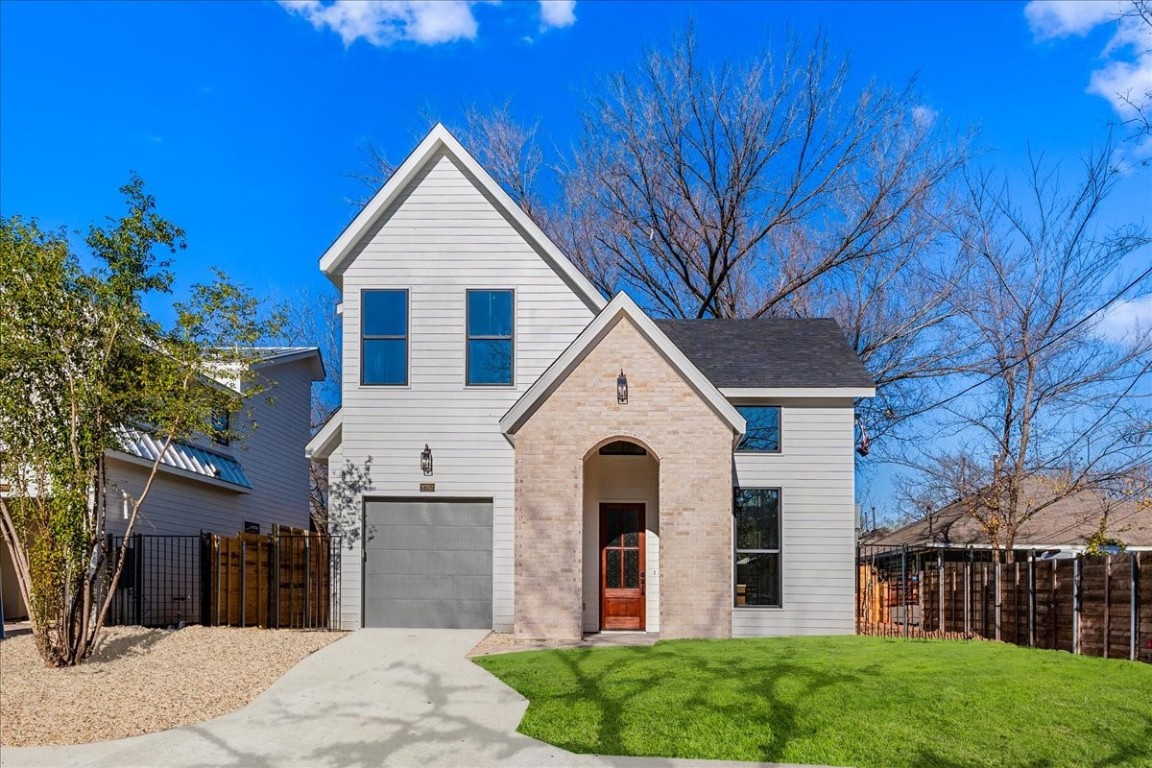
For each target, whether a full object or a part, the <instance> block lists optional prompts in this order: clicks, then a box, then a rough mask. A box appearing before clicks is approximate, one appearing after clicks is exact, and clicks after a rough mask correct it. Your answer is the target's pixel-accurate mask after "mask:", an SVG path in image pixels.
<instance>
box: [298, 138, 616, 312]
mask: <svg viewBox="0 0 1152 768" xmlns="http://www.w3.org/2000/svg"><path fill="white" fill-rule="evenodd" d="M440 152H445V153H447V154H449V155H451V156H452V158H453V159H455V160H456V161H457V162H458V163H460V165H461V166H463V167H464V169H465V170H466V171H467V172H468V173H469V174H470V175H471V176H472V178H473V179H474V181H475V182H476V183H477V184H478V185H479V187H480V188H481V190H483V191H484V192H485V193H487V195H488V196H489V197H490V198H491V200H492V201H493V203H494V204H495V205H496V207H497V209H498V210H499V211H500V212H501V213H503V214H504V215H505V216H506V217H507V218H508V219H510V220H511V222H512V223H513V225H514V226H516V227H517V228H518V229H519V230H520V231H521V232H522V233H523V234H524V236H525V237H526V238H527V239H528V241H529V243H530V244H531V245H534V246H535V247H536V249H537V251H538V252H539V253H540V254H541V255H542V256H543V258H544V260H545V261H546V262H547V263H548V264H549V266H551V267H552V268H553V269H554V270H556V272H557V273H558V274H559V275H560V277H561V278H563V279H564V280H565V282H567V283H568V284H569V285H570V286H572V288H573V290H574V291H575V292H576V294H577V295H578V296H580V297H581V298H582V299H583V300H584V302H585V303H586V304H587V305H588V307H589V308H590V309H592V310H593V311H597V310H599V309H601V308H603V307H604V305H605V303H606V302H605V300H604V297H603V296H601V295H600V292H599V291H597V290H596V288H595V287H593V285H592V283H590V282H588V279H587V278H586V277H584V275H583V274H581V273H580V270H578V269H577V268H576V265H575V264H573V263H572V262H571V261H569V260H568V257H567V256H565V255H564V254H563V253H561V251H560V249H559V248H557V247H556V244H555V243H553V242H552V241H551V240H550V239H549V238H548V236H547V235H545V234H544V232H543V231H542V230H541V229H540V227H538V226H537V225H536V223H535V222H533V221H532V219H530V218H529V217H528V214H526V213H524V211H523V210H522V209H521V208H520V206H518V205H516V203H515V201H514V200H512V198H511V197H510V196H509V195H508V193H507V192H505V191H504V188H503V187H501V186H500V185H499V184H498V183H497V182H496V180H495V179H494V178H492V176H491V175H490V174H489V173H488V172H487V171H486V170H484V168H483V166H481V165H480V163H478V162H476V158H474V157H472V155H470V154H469V153H468V150H466V149H464V147H463V146H462V145H461V144H460V142H459V141H457V140H456V137H455V136H453V135H452V134H451V133H450V132H449V131H448V129H447V128H445V127H444V126H443V125H442V124H440V123H437V124H436V125H435V126H433V128H432V130H430V131H429V132H428V135H427V136H425V137H424V139H423V140H422V141H421V142H420V143H419V144H418V145H417V146H416V148H415V149H414V150H412V153H411V154H410V155H408V157H407V158H406V159H405V160H404V162H403V163H401V164H400V167H398V168H397V169H396V171H395V172H394V173H393V174H392V175H391V176H390V177H389V178H388V181H387V182H385V184H384V186H382V187H381V188H380V190H379V191H378V192H376V194H375V195H373V196H372V199H371V200H369V201H368V203H367V205H365V206H364V208H362V209H361V211H360V213H358V214H357V215H356V218H354V219H353V220H352V221H351V223H350V224H348V226H347V227H345V228H344V231H343V232H341V233H340V236H339V237H337V238H336V241H335V242H334V243H332V245H331V246H329V247H328V250H327V251H325V253H324V255H323V256H322V257H321V258H320V269H321V271H323V272H324V274H325V275H327V276H328V279H329V280H331V281H332V282H333V283H335V284H336V287H337V288H340V287H342V282H343V279H342V274H343V271H344V269H345V268H346V267H347V265H348V264H349V263H350V262H351V260H352V259H353V258H354V257H355V255H356V245H357V244H358V243H359V242H360V240H361V238H362V237H363V236H364V235H365V233H367V232H368V231H369V230H370V229H371V228H372V226H373V225H375V223H376V222H377V220H379V218H380V217H381V216H382V215H384V213H385V211H387V210H388V207H389V206H390V205H391V204H392V203H393V202H394V201H395V200H396V199H397V198H399V197H400V195H401V194H403V192H404V191H405V190H406V189H407V188H408V186H409V184H411V183H412V181H413V179H415V178H416V177H417V176H418V175H419V174H420V171H421V170H422V169H423V168H424V166H425V165H427V164H428V162H429V161H431V160H432V159H433V158H434V157H436V156H437V154H438V153H440Z"/></svg>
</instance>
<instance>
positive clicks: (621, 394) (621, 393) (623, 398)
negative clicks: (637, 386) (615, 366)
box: [616, 368, 628, 404]
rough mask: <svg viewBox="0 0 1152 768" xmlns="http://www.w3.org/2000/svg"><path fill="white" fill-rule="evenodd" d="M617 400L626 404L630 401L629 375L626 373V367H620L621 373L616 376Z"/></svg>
mask: <svg viewBox="0 0 1152 768" xmlns="http://www.w3.org/2000/svg"><path fill="white" fill-rule="evenodd" d="M616 402H618V403H620V404H624V403H627V402H628V377H627V376H625V375H624V369H623V368H621V369H620V375H619V376H618V377H616Z"/></svg>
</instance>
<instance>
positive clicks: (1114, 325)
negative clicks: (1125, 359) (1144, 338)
mask: <svg viewBox="0 0 1152 768" xmlns="http://www.w3.org/2000/svg"><path fill="white" fill-rule="evenodd" d="M1148 330H1152V296H1144V297H1143V298H1139V299H1133V300H1132V301H1118V302H1116V303H1115V304H1113V305H1112V306H1111V307H1109V308H1108V309H1107V310H1106V311H1105V312H1104V313H1103V314H1101V315H1100V320H1099V322H1098V323H1097V324H1096V333H1097V334H1099V335H1100V336H1101V337H1102V338H1105V339H1108V340H1109V341H1118V342H1122V341H1124V340H1125V339H1126V338H1129V337H1131V336H1135V335H1136V334H1138V333H1141V332H1143V331H1148Z"/></svg>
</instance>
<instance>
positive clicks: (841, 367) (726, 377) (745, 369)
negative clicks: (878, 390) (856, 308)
mask: <svg viewBox="0 0 1152 768" xmlns="http://www.w3.org/2000/svg"><path fill="white" fill-rule="evenodd" d="M656 325H657V326H659V327H660V330H662V331H663V332H664V333H666V334H667V335H668V338H670V339H672V341H673V342H675V344H676V346H678V347H679V348H680V349H682V350H683V351H684V354H685V355H687V356H688V357H689V359H691V360H692V362H693V363H694V364H695V365H696V366H697V367H698V368H699V369H700V370H701V371H703V372H704V375H705V376H707V377H708V378H709V379H710V380H711V381H712V383H713V384H715V385H716V386H717V387H720V388H721V389H722V390H725V394H729V395H736V394H740V393H735V392H728V390H729V389H749V390H753V389H804V390H807V389H831V388H838V389H844V390H852V392H847V391H846V392H844V393H843V394H845V395H848V396H852V397H870V396H872V395H873V394H874V393H875V387H876V384H875V382H873V381H872V377H871V376H869V375H868V372H867V371H866V370H864V364H863V363H861V362H860V358H859V357H857V356H856V353H855V352H854V351H853V350H852V347H851V346H849V344H848V342H847V340H845V338H844V335H843V334H842V333H841V332H840V326H838V325H837V324H836V321H835V320H831V319H827V318H815V319H801V318H784V319H780V318H759V319H755V320H657V321H656ZM747 394H749V395H751V394H753V393H752V392H748V393H747ZM795 394H802V393H799V392H797V393H795ZM818 394H828V393H818Z"/></svg>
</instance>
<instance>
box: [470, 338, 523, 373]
mask: <svg viewBox="0 0 1152 768" xmlns="http://www.w3.org/2000/svg"><path fill="white" fill-rule="evenodd" d="M468 383H469V384H511V383H512V342H511V341H501V340H498V339H472V340H470V341H469V342H468Z"/></svg>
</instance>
